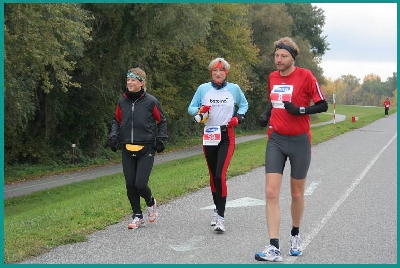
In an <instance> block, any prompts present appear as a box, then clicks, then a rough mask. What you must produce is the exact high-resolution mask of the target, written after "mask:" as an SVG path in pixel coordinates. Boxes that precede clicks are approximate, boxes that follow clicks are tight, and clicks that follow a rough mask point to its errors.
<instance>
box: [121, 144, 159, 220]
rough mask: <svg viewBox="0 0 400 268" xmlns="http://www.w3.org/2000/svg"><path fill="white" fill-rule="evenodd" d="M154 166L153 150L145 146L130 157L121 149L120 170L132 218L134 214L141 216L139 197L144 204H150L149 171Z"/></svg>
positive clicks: (127, 152)
mask: <svg viewBox="0 0 400 268" xmlns="http://www.w3.org/2000/svg"><path fill="white" fill-rule="evenodd" d="M153 164H154V148H153V147H152V146H146V148H145V151H144V152H142V153H140V154H137V155H136V156H133V155H132V152H129V151H127V150H126V149H125V146H123V148H122V169H123V172H124V176H125V184H126V193H127V196H128V199H129V202H130V203H131V207H132V211H133V217H134V215H135V214H142V210H141V207H140V197H142V198H144V200H145V202H146V203H151V201H152V194H151V190H150V188H149V186H148V183H149V178H150V173H151V170H152V169H153Z"/></svg>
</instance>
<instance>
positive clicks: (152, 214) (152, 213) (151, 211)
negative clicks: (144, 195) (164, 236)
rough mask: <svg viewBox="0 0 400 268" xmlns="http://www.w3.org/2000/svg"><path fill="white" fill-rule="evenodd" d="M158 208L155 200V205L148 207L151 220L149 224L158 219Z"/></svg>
mask: <svg viewBox="0 0 400 268" xmlns="http://www.w3.org/2000/svg"><path fill="white" fill-rule="evenodd" d="M156 208H157V202H156V199H154V205H152V206H151V207H147V216H148V218H149V222H155V221H156V218H157V216H158V213H157V210H156Z"/></svg>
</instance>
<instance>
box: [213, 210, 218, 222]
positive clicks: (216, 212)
mask: <svg viewBox="0 0 400 268" xmlns="http://www.w3.org/2000/svg"><path fill="white" fill-rule="evenodd" d="M217 219H218V210H216V209H214V214H213V217H212V219H211V226H215V225H216V224H217Z"/></svg>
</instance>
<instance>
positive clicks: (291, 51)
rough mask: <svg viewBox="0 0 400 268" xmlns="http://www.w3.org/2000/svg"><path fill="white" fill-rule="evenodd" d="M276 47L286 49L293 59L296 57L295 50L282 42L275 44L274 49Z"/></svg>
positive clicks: (276, 48)
mask: <svg viewBox="0 0 400 268" xmlns="http://www.w3.org/2000/svg"><path fill="white" fill-rule="evenodd" d="M278 49H286V50H287V51H289V53H290V55H292V57H293V59H294V60H295V59H296V56H297V52H296V51H294V49H293V48H292V47H290V46H288V45H285V44H284V43H279V44H277V45H276V46H275V51H277V50H278Z"/></svg>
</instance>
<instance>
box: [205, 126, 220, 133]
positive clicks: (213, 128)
mask: <svg viewBox="0 0 400 268" xmlns="http://www.w3.org/2000/svg"><path fill="white" fill-rule="evenodd" d="M217 130H218V128H217V127H209V128H207V129H205V130H204V131H205V132H207V133H213V132H215V131H217Z"/></svg>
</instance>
